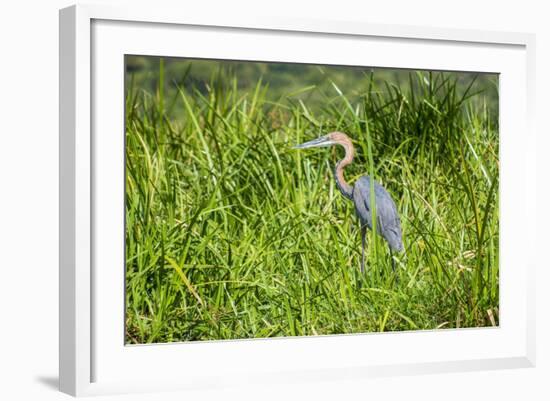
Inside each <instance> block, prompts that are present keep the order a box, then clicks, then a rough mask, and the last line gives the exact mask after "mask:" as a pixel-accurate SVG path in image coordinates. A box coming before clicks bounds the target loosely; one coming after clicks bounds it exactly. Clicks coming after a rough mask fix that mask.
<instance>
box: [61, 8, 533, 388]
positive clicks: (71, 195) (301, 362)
mask: <svg viewBox="0 0 550 401" xmlns="http://www.w3.org/2000/svg"><path fill="white" fill-rule="evenodd" d="M185 35H189V36H188V37H189V39H193V40H190V41H189V42H193V41H194V42H195V43H200V46H194V47H193V46H191V45H189V46H183V45H181V42H179V45H178V37H180V38H182V37H187V36H185ZM258 35H261V38H262V41H263V42H264V44H267V45H264V46H263V50H262V48H260V47H258V46H256V47H255V45H254V43H255V40H256V39H257V38H258ZM168 38H171V39H168ZM220 39H223V40H220ZM335 41H337V42H338V43H337V45H336V43H334V42H335ZM534 41H535V38H534V36H533V35H530V34H523V33H507V32H483V31H471V30H458V29H456V30H449V29H436V28H427V27H412V26H398V25H373V24H369V23H367V22H357V21H355V22H349V21H317V20H294V19H292V18H290V17H289V18H284V19H278V18H265V17H264V18H254V19H252V18H249V17H246V18H243V19H242V20H233V19H232V20H226V19H225V18H223V17H220V16H204V15H201V16H198V15H195V16H194V15H186V14H185V11H184V10H165V9H156V8H154V7H150V8H138V7H132V8H113V7H109V6H103V5H102V6H95V5H94V6H92V5H86V6H83V5H78V6H72V7H69V8H66V9H63V10H61V11H60V266H59V276H60V294H59V295H60V327H59V330H60V344H59V345H60V361H59V375H60V390H61V391H63V392H66V393H68V394H72V395H75V396H80V395H94V394H107V393H121V392H122V393H126V392H138V391H161V390H170V389H174V390H175V389H201V388H211V387H219V386H234V385H245V384H247V383H251V382H253V383H275V382H281V381H282V382H292V381H296V380H327V379H338V378H351V379H353V378H363V377H376V376H386V375H402V374H420V373H429V372H441V371H446V372H448V371H467V370H479V369H503V368H514V367H530V366H534V364H535V327H534V325H535V321H534V320H535V318H534V316H535V314H534V310H535V308H534V306H535V305H534V299H535V295H534V288H535V285H534V271H535V263H536V260H534V259H533V257H532V256H530V255H534V252H532V251H533V247H534V244H533V243H530V242H529V241H528V239H526V238H520V236H519V235H518V233H517V231H518V230H519V229H520V227H522V228H521V229H522V230H529V229H530V230H531V232H535V221H536V219H535V216H536V208H535V207H534V206H532V205H530V204H529V202H528V201H529V198H530V197H532V198H534V197H535V181H534V177H535V166H536V161H535V153H536V152H535V143H536V137H535V132H534V129H533V127H532V124H533V121H534V119H533V112H534V90H533V89H534V85H535V76H534V43H535V42H534ZM217 42H222V45H220V44H219V43H218V44H217ZM228 43H231V46H228V45H227V44H228ZM321 47H323V49H321ZM363 47H364V49H365V51H364V52H362V51H357V52H356V50H357V49H359V50H361V49H363ZM304 49H307V51H306V50H304ZM325 49H331V50H332V52H328V51H322V50H325ZM367 52H368V53H369V54H371V55H372V57H373V58H372V59H371V60H372V62H370V63H369V64H368V65H379V66H388V67H402V68H413V67H414V68H419V69H444V70H445V69H446V70H468V71H486V72H496V73H499V74H501V78H502V80H501V92H500V118H501V133H500V135H501V141H502V144H501V161H502V165H501V179H502V184H501V189H500V191H501V195H500V196H501V199H502V200H501V216H500V217H501V248H502V250H501V264H502V266H501V271H502V274H501V308H500V310H501V313H502V316H501V319H500V321H501V324H500V327H498V328H482V329H460V330H444V331H419V332H406V333H383V334H364V335H344V336H321V337H307V338H283V339H265V340H240V341H219V342H196V343H193V344H189V343H176V344H157V345H147V346H145V345H144V346H125V345H124V340H123V338H122V337H123V336H121V335H120V333H121V327H122V325H121V321H122V323H123V314H124V310H123V304H124V285H121V283H122V284H123V272H124V266H123V264H121V263H119V262H120V256H121V253H123V250H122V249H118V248H120V247H119V245H120V244H122V243H123V242H122V241H123V231H121V230H122V229H123V224H122V226H121V224H120V222H121V221H123V215H122V216H121V215H120V211H121V210H122V211H123V203H119V201H120V199H122V198H121V196H123V195H122V193H123V188H124V186H123V185H122V186H120V184H121V181H120V178H121V175H120V174H119V173H120V172H121V171H122V170H123V164H124V163H122V164H121V160H122V161H123V160H124V159H123V152H122V151H121V150H122V149H123V136H124V135H123V132H124V131H123V113H122V114H121V113H120V111H121V110H123V109H122V107H123V106H122V105H123V102H120V99H121V98H122V97H123V90H122V89H123V87H122V86H121V83H122V78H123V77H122V71H123V70H122V69H120V70H118V68H119V67H120V66H121V65H122V64H121V63H123V57H122V58H121V56H123V55H124V54H151V55H162V56H188V57H211V58H214V57H215V58H222V59H223V58H232V59H250V60H252V59H253V60H262V61H304V62H305V61H309V62H318V63H330V62H331V61H332V62H333V63H334V62H336V61H337V62H338V63H340V64H350V65H353V64H355V65H367V64H365V62H366V61H365V54H367ZM356 53H357V54H356ZM460 60H462V61H460ZM113 132H120V135H118V136H117V135H113V134H112V133H113ZM106 133H109V135H106ZM113 169H114V170H113ZM113 172H114V173H113ZM510 183H517V186H519V187H520V190H517V187H516V186H514V187H512V186H510V185H508V184H510ZM113 205H114V206H113ZM121 208H122V209H121ZM122 214H123V213H122ZM121 219H122V220H121ZM525 222H527V223H525ZM525 224H527V225H531V226H528V227H524V226H525ZM109 244H111V245H109ZM505 245H510V246H505ZM512 245H513V246H512ZM117 249H118V250H117ZM526 255H527V256H526ZM106 267H112V268H110V269H107V268H106ZM118 269H120V270H118ZM468 345H469V346H468ZM389 350H392V352H389ZM289 356H292V357H293V358H294V359H293V363H292V366H289V364H288V357H289ZM182 358H184V360H185V361H187V364H186V363H178V362H181V361H182V360H183V359H182ZM212 361H216V362H217V363H216V366H217V367H216V369H214V370H212V368H211V367H212V364H211V362H212ZM235 361H237V362H235ZM209 363H210V364H209ZM136 367H140V369H136ZM174 367H177V369H174ZM174 372H175V373H174Z"/></svg>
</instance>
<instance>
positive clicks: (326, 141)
mask: <svg viewBox="0 0 550 401" xmlns="http://www.w3.org/2000/svg"><path fill="white" fill-rule="evenodd" d="M332 145H342V146H348V145H351V139H349V137H348V136H347V135H346V134H344V133H343V132H338V131H335V132H331V133H330V134H327V135H323V136H321V137H319V138H317V139H314V140H312V141H309V142H304V143H302V144H300V145H296V146H294V147H293V149H308V148H320V147H323V146H332Z"/></svg>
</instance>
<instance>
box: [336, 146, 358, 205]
mask: <svg viewBox="0 0 550 401" xmlns="http://www.w3.org/2000/svg"><path fill="white" fill-rule="evenodd" d="M342 146H343V147H344V149H345V151H346V155H345V156H344V158H343V159H342V160H340V161H339V162H338V163H336V168H335V169H334V177H335V179H336V185H337V186H338V189H339V190H340V192H342V195H344V196H345V197H346V198H348V199H352V198H353V187H352V186H351V185H350V184H348V183H347V181H346V179H345V178H344V168H345V167H346V166H347V165H349V164H351V162H352V161H353V154H354V149H353V145H352V144H351V143H345V144H342Z"/></svg>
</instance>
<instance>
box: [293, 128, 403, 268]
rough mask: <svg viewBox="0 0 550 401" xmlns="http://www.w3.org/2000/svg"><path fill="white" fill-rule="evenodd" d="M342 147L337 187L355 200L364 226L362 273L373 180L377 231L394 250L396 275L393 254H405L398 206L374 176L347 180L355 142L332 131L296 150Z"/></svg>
mask: <svg viewBox="0 0 550 401" xmlns="http://www.w3.org/2000/svg"><path fill="white" fill-rule="evenodd" d="M333 145H340V146H342V147H343V148H344V150H345V156H344V158H343V159H342V160H340V161H339V162H338V163H336V165H335V167H334V178H335V180H336V186H337V187H338V189H339V190H340V192H341V193H342V195H343V196H344V197H345V198H347V199H349V200H351V201H353V203H354V205H355V213H356V215H357V217H358V219H359V223H360V227H361V248H362V249H361V273H363V272H364V271H365V248H366V246H367V239H366V236H367V227H368V228H369V229H370V230H372V209H371V207H372V205H371V180H372V182H373V187H374V199H375V204H376V231H377V233H378V234H380V235H381V236H382V238H384V239H385V240H386V242H387V243H388V246H389V250H390V258H391V261H392V269H393V271H394V272H395V261H394V260H393V251H395V252H402V251H403V239H402V233H401V223H400V221H399V214H398V212H397V207H396V206H395V202H394V201H393V199H392V197H391V196H390V194H389V193H388V191H387V190H386V189H385V188H384V187H383V186H382V185H380V184H379V183H377V182H376V181H374V180H373V179H372V178H371V177H369V176H367V175H364V176H362V177H360V178H358V179H357V180H356V181H355V184H354V185H350V184H349V183H348V182H347V181H346V180H345V179H344V168H345V167H346V166H348V165H350V164H351V163H352V162H353V156H354V154H355V149H354V147H353V143H352V141H351V139H350V138H349V137H348V136H347V135H346V134H344V133H343V132H337V131H336V132H331V133H329V134H327V135H324V136H321V137H319V138H317V139H314V140H312V141H309V142H305V143H302V144H300V145H296V146H294V147H293V148H294V149H308V148H317V147H325V146H333Z"/></svg>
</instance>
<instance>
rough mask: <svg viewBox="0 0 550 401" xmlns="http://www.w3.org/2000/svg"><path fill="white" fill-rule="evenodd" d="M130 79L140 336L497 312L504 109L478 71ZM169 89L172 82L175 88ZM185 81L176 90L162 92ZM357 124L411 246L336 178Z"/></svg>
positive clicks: (181, 337) (230, 333)
mask: <svg viewBox="0 0 550 401" xmlns="http://www.w3.org/2000/svg"><path fill="white" fill-rule="evenodd" d="M157 73H158V77H159V79H158V82H161V83H162V84H161V85H157V87H156V89H155V90H154V91H149V90H147V89H143V88H140V87H139V85H136V84H135V83H133V82H132V80H131V79H130V80H129V81H128V85H127V97H126V99H127V100H126V177H127V179H126V289H127V291H126V305H127V311H126V342H127V343H150V342H171V341H187V340H217V339H236V338H257V337H275V336H301V335H322V334H337V333H361V332H373V331H394V330H416V329H435V328H457V327H479V326H490V325H493V324H496V325H498V306H499V287H498V276H499V273H498V255H499V252H498V250H499V248H498V246H499V240H498V239H499V225H498V214H499V212H498V177H499V170H498V126H497V120H498V116H496V115H493V114H494V113H492V112H491V111H490V110H494V104H488V102H487V100H486V99H487V97H486V96H485V95H484V93H483V92H481V93H478V92H477V89H476V90H475V91H474V90H473V88H476V86H475V85H476V83H475V81H473V80H472V81H473V84H472V85H469V84H468V83H467V84H466V85H463V84H462V83H460V84H459V82H458V80H457V79H456V77H455V76H454V75H453V74H450V73H427V72H411V73H408V74H407V79H406V80H405V81H404V82H398V81H391V80H387V81H383V82H382V83H380V80H377V79H375V76H374V75H375V73H371V74H367V75H365V76H364V77H363V79H361V80H360V82H357V96H354V97H353V98H351V97H349V96H347V95H346V93H345V92H343V91H341V90H340V89H339V87H338V85H337V84H336V83H335V84H334V85H332V86H331V88H329V89H323V90H321V89H319V88H310V89H307V90H313V91H318V92H319V93H318V94H317V96H322V97H323V99H324V102H323V105H322V106H321V107H317V106H315V107H310V106H308V103H307V100H304V99H302V98H295V97H293V96H288V97H285V98H284V99H281V101H273V99H271V98H270V97H269V90H270V88H269V87H268V86H266V85H264V84H263V83H262V81H257V82H254V83H252V84H251V85H250V86H249V88H248V89H245V90H243V88H242V85H239V82H238V79H239V77H238V76H237V75H236V74H234V75H233V76H224V77H223V79H221V78H219V77H220V75H219V74H218V75H215V74H213V75H212V79H211V81H210V82H209V84H208V85H207V88H208V89H207V90H199V89H196V88H194V87H193V86H192V85H191V86H189V85H187V86H185V85H179V84H176V83H174V84H172V83H171V82H166V81H165V79H164V78H163V76H164V74H165V71H164V64H163V63H160V65H159V71H157ZM165 86H166V87H169V89H167V88H165ZM172 92H173V93H174V95H166V93H172ZM333 130H339V131H343V132H346V133H347V134H348V135H349V136H350V137H351V138H353V140H354V144H355V146H356V151H357V156H356V159H355V161H354V164H353V165H352V166H350V167H349V168H347V169H346V178H347V179H348V181H350V182H351V183H353V182H354V181H355V179H357V178H358V177H359V176H360V175H363V174H369V175H371V176H373V177H374V178H375V179H376V180H377V181H378V182H380V183H381V184H382V185H384V186H385V187H386V188H387V189H388V191H389V192H390V194H391V195H392V197H393V198H394V199H395V201H396V204H397V208H398V210H399V212H400V214H401V224H402V228H403V236H404V245H405V249H406V253H405V254H401V255H397V256H396V260H397V274H398V276H399V280H395V277H394V274H393V273H392V269H391V263H390V260H389V252H388V250H387V247H386V246H385V243H383V240H382V239H381V238H378V240H377V241H374V242H373V235H372V232H369V237H368V238H369V240H368V243H369V247H368V253H367V263H366V272H365V274H364V275H363V276H362V275H361V274H360V272H359V265H360V258H361V239H360V230H359V227H358V225H357V220H356V218H355V215H354V208H353V204H352V202H350V201H348V200H346V199H344V198H343V197H342V196H341V194H340V193H339V191H338V189H337V188H336V185H335V182H334V179H333V176H332V168H333V165H334V164H335V162H336V161H337V160H339V158H341V157H342V156H343V151H342V150H341V149H340V148H330V149H327V148H322V149H317V150H308V151H297V150H292V149H291V147H292V145H294V144H298V143H301V142H304V141H306V140H309V139H313V138H315V137H317V136H319V135H322V134H325V133H327V132H330V131H333Z"/></svg>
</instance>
